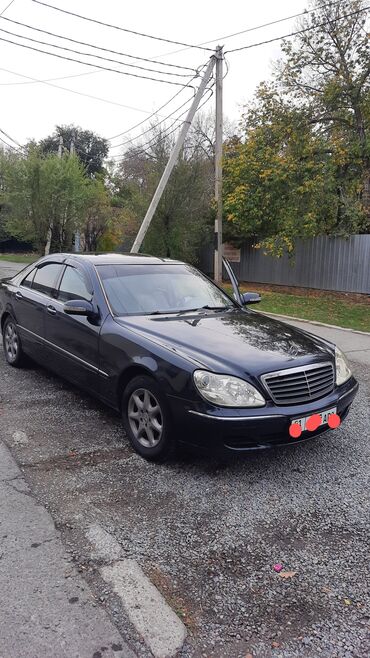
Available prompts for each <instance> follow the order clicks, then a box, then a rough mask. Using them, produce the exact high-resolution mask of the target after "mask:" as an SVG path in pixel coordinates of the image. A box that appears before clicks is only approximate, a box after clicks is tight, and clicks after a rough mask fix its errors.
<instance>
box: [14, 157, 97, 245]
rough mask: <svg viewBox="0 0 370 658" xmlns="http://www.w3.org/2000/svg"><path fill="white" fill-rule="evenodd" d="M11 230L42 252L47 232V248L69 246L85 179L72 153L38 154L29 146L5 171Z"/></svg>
mask: <svg viewBox="0 0 370 658" xmlns="http://www.w3.org/2000/svg"><path fill="white" fill-rule="evenodd" d="M5 179H6V190H7V191H6V200H7V203H8V204H9V207H10V216H9V219H8V221H7V226H8V229H9V231H10V232H11V234H12V235H13V236H14V237H16V238H18V239H21V240H25V241H30V242H33V243H34V245H35V247H36V248H37V249H38V251H39V252H40V253H41V254H42V253H44V251H45V247H46V245H47V241H48V234H49V233H50V234H51V251H63V250H64V249H66V250H70V249H71V247H72V238H73V234H74V232H75V231H76V229H77V228H78V227H79V226H80V223H81V217H82V214H83V210H84V199H85V193H86V185H87V182H88V180H87V179H86V176H85V174H84V170H83V168H82V165H81V163H80V162H79V160H78V159H77V158H76V157H75V156H68V155H65V156H63V157H62V158H59V157H58V156H56V155H48V156H46V157H42V156H40V154H39V152H38V151H37V150H32V151H31V152H29V153H28V156H27V157H22V158H19V159H18V160H16V161H14V162H13V163H12V166H9V167H8V169H7V170H6V174H5Z"/></svg>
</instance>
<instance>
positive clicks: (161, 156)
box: [113, 125, 214, 262]
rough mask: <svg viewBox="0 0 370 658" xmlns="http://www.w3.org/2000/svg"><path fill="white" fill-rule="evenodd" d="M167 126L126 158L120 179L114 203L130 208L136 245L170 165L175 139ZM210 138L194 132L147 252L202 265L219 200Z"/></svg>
mask: <svg viewBox="0 0 370 658" xmlns="http://www.w3.org/2000/svg"><path fill="white" fill-rule="evenodd" d="M166 134H167V133H166V129H165V128H163V126H162V127H161V126H155V125H154V126H153V129H152V135H151V137H149V138H148V137H147V138H146V142H150V143H149V144H148V145H147V146H146V147H144V145H143V146H142V147H141V146H138V147H135V148H130V149H128V150H127V152H126V153H125V154H124V155H123V158H122V162H121V164H120V166H119V168H118V172H117V175H116V176H115V179H114V188H115V189H114V193H113V203H114V204H117V205H120V206H121V207H125V209H126V215H125V220H124V221H125V234H126V236H127V235H128V233H129V234H130V235H131V236H132V240H131V242H130V244H128V243H127V241H126V240H125V247H126V248H130V247H131V244H132V241H133V239H134V237H135V235H136V233H137V230H138V229H139V227H140V224H141V222H142V220H143V218H144V216H145V213H146V210H147V208H148V206H149V204H150V201H151V199H152V196H153V194H154V192H155V189H156V187H157V184H158V182H159V180H160V177H161V175H162V173H163V170H164V168H165V166H166V163H167V161H168V158H169V155H170V152H171V149H172V148H173V138H172V137H168V136H166ZM205 141H206V140H205V137H204V135H203V136H200V133H199V134H198V135H196V134H195V132H193V131H192V133H191V134H190V136H189V138H188V139H187V140H186V143H185V145H184V148H183V149H182V153H181V155H180V157H179V159H178V162H177V164H176V165H175V167H174V170H173V172H172V174H171V177H170V179H169V182H168V184H167V187H166V189H165V191H164V194H163V196H162V199H161V201H160V203H159V205H158V208H157V211H156V213H155V216H154V218H153V221H152V223H151V226H150V228H149V230H148V233H147V235H146V237H145V240H144V244H143V251H146V252H147V253H154V254H156V255H159V256H167V257H171V258H182V259H185V260H187V261H190V262H197V260H198V257H199V250H200V248H201V246H202V244H203V243H204V239H205V237H208V236H209V234H210V217H211V210H210V209H211V200H212V197H213V188H214V174H213V162H212V158H213V155H212V153H211V152H210V150H209V145H208V146H207V147H205Z"/></svg>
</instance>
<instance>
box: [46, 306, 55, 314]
mask: <svg viewBox="0 0 370 658" xmlns="http://www.w3.org/2000/svg"><path fill="white" fill-rule="evenodd" d="M46 310H47V312H48V313H50V315H55V314H56V312H57V309H56V308H54V306H47V307H46Z"/></svg>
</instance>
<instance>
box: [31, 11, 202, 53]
mask: <svg viewBox="0 0 370 658" xmlns="http://www.w3.org/2000/svg"><path fill="white" fill-rule="evenodd" d="M31 2H34V3H35V4H37V5H42V6H44V7H48V9H54V10H55V11H59V12H61V13H63V14H68V15H69V16H74V17H75V18H80V19H81V20H84V21H88V22H90V23H96V24H97V25H103V26H104V27H109V28H112V29H114V30H119V31H120V32H127V33H128V34H134V35H135V36H139V37H145V38H147V39H154V40H155V41H165V42H166V43H173V44H174V45H176V46H186V48H199V49H200V50H210V51H212V50H213V49H212V48H203V47H202V46H196V45H194V44H190V43H183V42H182V41H174V40H173V39H165V38H164V37H157V36H154V35H152V34H145V33H144V32H137V31H135V30H129V29H128V28H125V27H120V26H119V25H112V24H111V23H104V22H103V21H99V20H97V19H96V18H91V17H89V16H82V14H76V13H74V12H73V11H67V9H61V7H55V5H50V4H48V3H46V2H41V0H31Z"/></svg>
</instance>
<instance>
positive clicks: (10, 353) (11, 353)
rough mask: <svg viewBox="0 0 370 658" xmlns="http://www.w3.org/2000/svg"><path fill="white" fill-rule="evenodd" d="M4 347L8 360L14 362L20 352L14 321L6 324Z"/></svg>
mask: <svg viewBox="0 0 370 658" xmlns="http://www.w3.org/2000/svg"><path fill="white" fill-rule="evenodd" d="M4 347H5V351H6V354H7V358H8V361H10V362H11V363H13V362H14V361H15V360H16V358H17V356H18V352H19V339H18V333H17V329H16V326H15V324H14V322H8V323H7V325H6V329H5V335H4Z"/></svg>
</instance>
